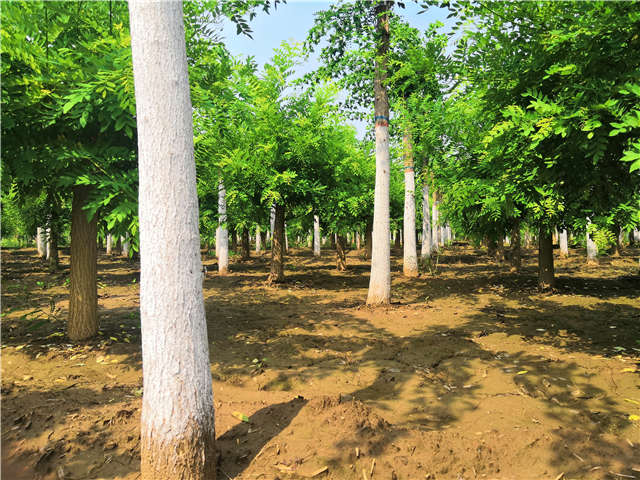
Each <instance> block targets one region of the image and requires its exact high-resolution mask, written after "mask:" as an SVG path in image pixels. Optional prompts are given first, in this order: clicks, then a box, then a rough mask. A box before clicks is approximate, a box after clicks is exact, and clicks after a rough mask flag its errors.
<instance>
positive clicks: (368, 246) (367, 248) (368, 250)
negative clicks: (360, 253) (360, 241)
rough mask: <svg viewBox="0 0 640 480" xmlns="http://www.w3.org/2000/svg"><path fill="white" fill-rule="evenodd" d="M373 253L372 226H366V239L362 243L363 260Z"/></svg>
mask: <svg viewBox="0 0 640 480" xmlns="http://www.w3.org/2000/svg"><path fill="white" fill-rule="evenodd" d="M372 253H373V225H372V224H367V227H366V238H365V241H364V256H365V258H371V254H372Z"/></svg>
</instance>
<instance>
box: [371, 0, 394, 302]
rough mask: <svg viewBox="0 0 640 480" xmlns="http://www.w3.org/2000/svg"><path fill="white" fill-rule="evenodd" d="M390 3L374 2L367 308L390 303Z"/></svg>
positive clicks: (383, 0) (384, 0)
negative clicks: (373, 182)
mask: <svg viewBox="0 0 640 480" xmlns="http://www.w3.org/2000/svg"><path fill="white" fill-rule="evenodd" d="M391 4H392V2H388V1H386V0H382V1H380V2H377V3H376V4H375V7H374V11H375V13H376V16H377V24H376V30H377V33H378V40H377V46H376V63H375V78H374V82H373V90H374V112H375V118H374V120H375V135H376V185H375V192H374V203H373V205H374V206H373V235H372V237H373V238H372V253H371V277H370V279H369V292H368V295H367V304H368V305H378V304H388V303H390V302H391V251H390V245H389V184H390V180H391V174H390V172H391V162H390V159H389V97H388V96H387V87H386V85H385V82H386V79H387V63H388V62H387V54H388V51H389V11H390V9H391Z"/></svg>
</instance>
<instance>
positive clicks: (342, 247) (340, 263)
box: [336, 235, 347, 272]
mask: <svg viewBox="0 0 640 480" xmlns="http://www.w3.org/2000/svg"><path fill="white" fill-rule="evenodd" d="M346 245H347V241H346V239H345V238H344V236H343V235H338V237H337V239H336V268H337V269H338V271H340V272H344V271H345V270H346V269H347V256H346Z"/></svg>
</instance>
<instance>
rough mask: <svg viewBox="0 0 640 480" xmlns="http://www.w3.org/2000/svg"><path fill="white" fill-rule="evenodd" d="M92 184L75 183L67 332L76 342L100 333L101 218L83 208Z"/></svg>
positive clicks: (72, 206) (72, 208)
mask: <svg viewBox="0 0 640 480" xmlns="http://www.w3.org/2000/svg"><path fill="white" fill-rule="evenodd" d="M90 191H91V187H88V186H85V185H79V186H75V187H73V201H72V205H71V284H70V291H69V322H68V323H67V335H69V338H70V339H71V340H73V341H75V342H77V341H80V340H86V339H87V338H91V337H93V336H94V335H96V334H97V333H98V280H97V274H98V244H97V235H98V219H97V217H96V216H94V217H93V219H92V220H91V221H88V220H87V212H86V211H85V210H83V207H84V206H85V205H86V203H87V200H88V199H89V193H90Z"/></svg>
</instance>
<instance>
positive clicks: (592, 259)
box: [586, 218, 598, 264]
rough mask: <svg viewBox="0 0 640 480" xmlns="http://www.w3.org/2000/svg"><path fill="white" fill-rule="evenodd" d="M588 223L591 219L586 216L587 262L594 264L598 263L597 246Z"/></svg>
mask: <svg viewBox="0 0 640 480" xmlns="http://www.w3.org/2000/svg"><path fill="white" fill-rule="evenodd" d="M589 225H591V219H589V218H587V232H586V233H587V263H590V264H595V263H598V246H597V245H596V242H594V241H593V238H592V237H591V234H590V233H589Z"/></svg>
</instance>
